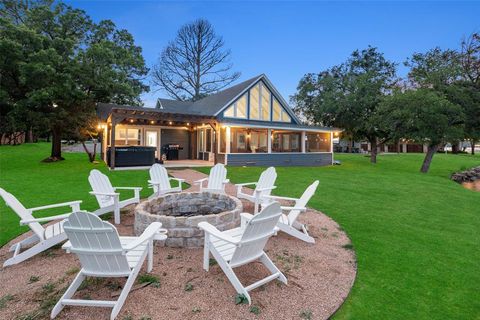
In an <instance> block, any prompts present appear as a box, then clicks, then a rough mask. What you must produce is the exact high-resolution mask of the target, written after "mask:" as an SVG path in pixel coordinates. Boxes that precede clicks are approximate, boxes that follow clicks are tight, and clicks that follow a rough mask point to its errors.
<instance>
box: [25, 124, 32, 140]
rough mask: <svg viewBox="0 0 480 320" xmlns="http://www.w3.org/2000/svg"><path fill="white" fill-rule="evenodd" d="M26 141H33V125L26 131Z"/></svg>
mask: <svg viewBox="0 0 480 320" xmlns="http://www.w3.org/2000/svg"><path fill="white" fill-rule="evenodd" d="M25 142H27V143H32V142H33V129H32V127H30V128H28V131H27V132H26V133H25Z"/></svg>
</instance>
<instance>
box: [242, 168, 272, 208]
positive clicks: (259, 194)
mask: <svg viewBox="0 0 480 320" xmlns="http://www.w3.org/2000/svg"><path fill="white" fill-rule="evenodd" d="M276 179H277V172H276V171H275V168H274V167H270V168H268V169H267V170H265V171H263V172H262V174H261V175H260V179H258V182H248V183H240V184H236V185H235V186H237V198H240V199H246V200H248V201H250V202H253V203H254V206H255V207H254V213H258V207H259V206H260V205H265V204H267V203H269V202H271V200H270V199H268V198H266V196H269V195H270V193H271V192H272V190H273V189H275V188H276V186H275V180H276ZM249 185H255V190H254V191H253V194H251V195H250V194H247V193H243V192H242V187H244V186H249Z"/></svg>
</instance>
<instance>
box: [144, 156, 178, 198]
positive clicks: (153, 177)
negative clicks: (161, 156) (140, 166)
mask: <svg viewBox="0 0 480 320" xmlns="http://www.w3.org/2000/svg"><path fill="white" fill-rule="evenodd" d="M170 180H176V181H178V186H177V187H172V186H171V185H170ZM184 181H185V179H178V178H170V177H169V176H168V172H167V169H165V167H164V166H162V165H160V164H158V163H155V164H154V165H153V166H152V167H151V168H150V180H148V183H149V184H150V186H151V187H152V188H153V194H152V195H151V196H150V197H149V199H151V198H153V197H158V196H160V195H162V194H165V193H172V192H182V182H184Z"/></svg>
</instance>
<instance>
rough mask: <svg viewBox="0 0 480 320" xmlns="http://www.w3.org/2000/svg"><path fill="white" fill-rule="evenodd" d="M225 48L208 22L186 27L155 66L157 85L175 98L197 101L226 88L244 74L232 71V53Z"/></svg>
mask: <svg viewBox="0 0 480 320" xmlns="http://www.w3.org/2000/svg"><path fill="white" fill-rule="evenodd" d="M224 45H225V43H224V41H223V39H222V38H221V37H220V36H217V35H216V34H215V31H214V30H213V27H212V25H211V24H210V22H208V21H207V20H203V19H199V20H196V21H194V22H192V23H189V24H186V25H184V26H183V27H181V28H180V30H179V31H178V33H177V36H176V38H175V39H174V40H173V41H171V42H170V43H169V44H168V45H167V47H166V48H165V49H164V50H163V51H162V53H161V55H160V58H159V61H158V63H157V65H156V66H154V68H153V70H152V73H151V77H152V82H153V85H155V86H157V87H158V88H159V89H160V90H163V91H165V92H166V93H167V94H168V95H169V96H170V97H172V98H174V99H177V100H194V101H195V100H198V99H201V98H203V97H205V96H207V95H209V94H212V93H215V92H217V91H219V90H221V89H223V88H225V87H226V86H228V85H229V84H231V83H232V82H233V81H235V80H237V79H238V78H239V77H240V73H239V72H231V69H232V66H233V65H232V64H231V63H230V55H231V51H230V50H223V47H224Z"/></svg>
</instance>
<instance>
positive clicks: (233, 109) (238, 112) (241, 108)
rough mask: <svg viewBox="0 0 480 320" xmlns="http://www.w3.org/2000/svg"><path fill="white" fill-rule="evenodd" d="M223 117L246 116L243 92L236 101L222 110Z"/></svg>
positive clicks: (245, 96) (245, 100)
mask: <svg viewBox="0 0 480 320" xmlns="http://www.w3.org/2000/svg"><path fill="white" fill-rule="evenodd" d="M223 116H224V117H229V118H247V94H244V95H243V96H241V97H240V99H238V100H237V101H236V102H234V103H233V104H232V105H231V106H230V107H228V108H227V110H225V112H223Z"/></svg>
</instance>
